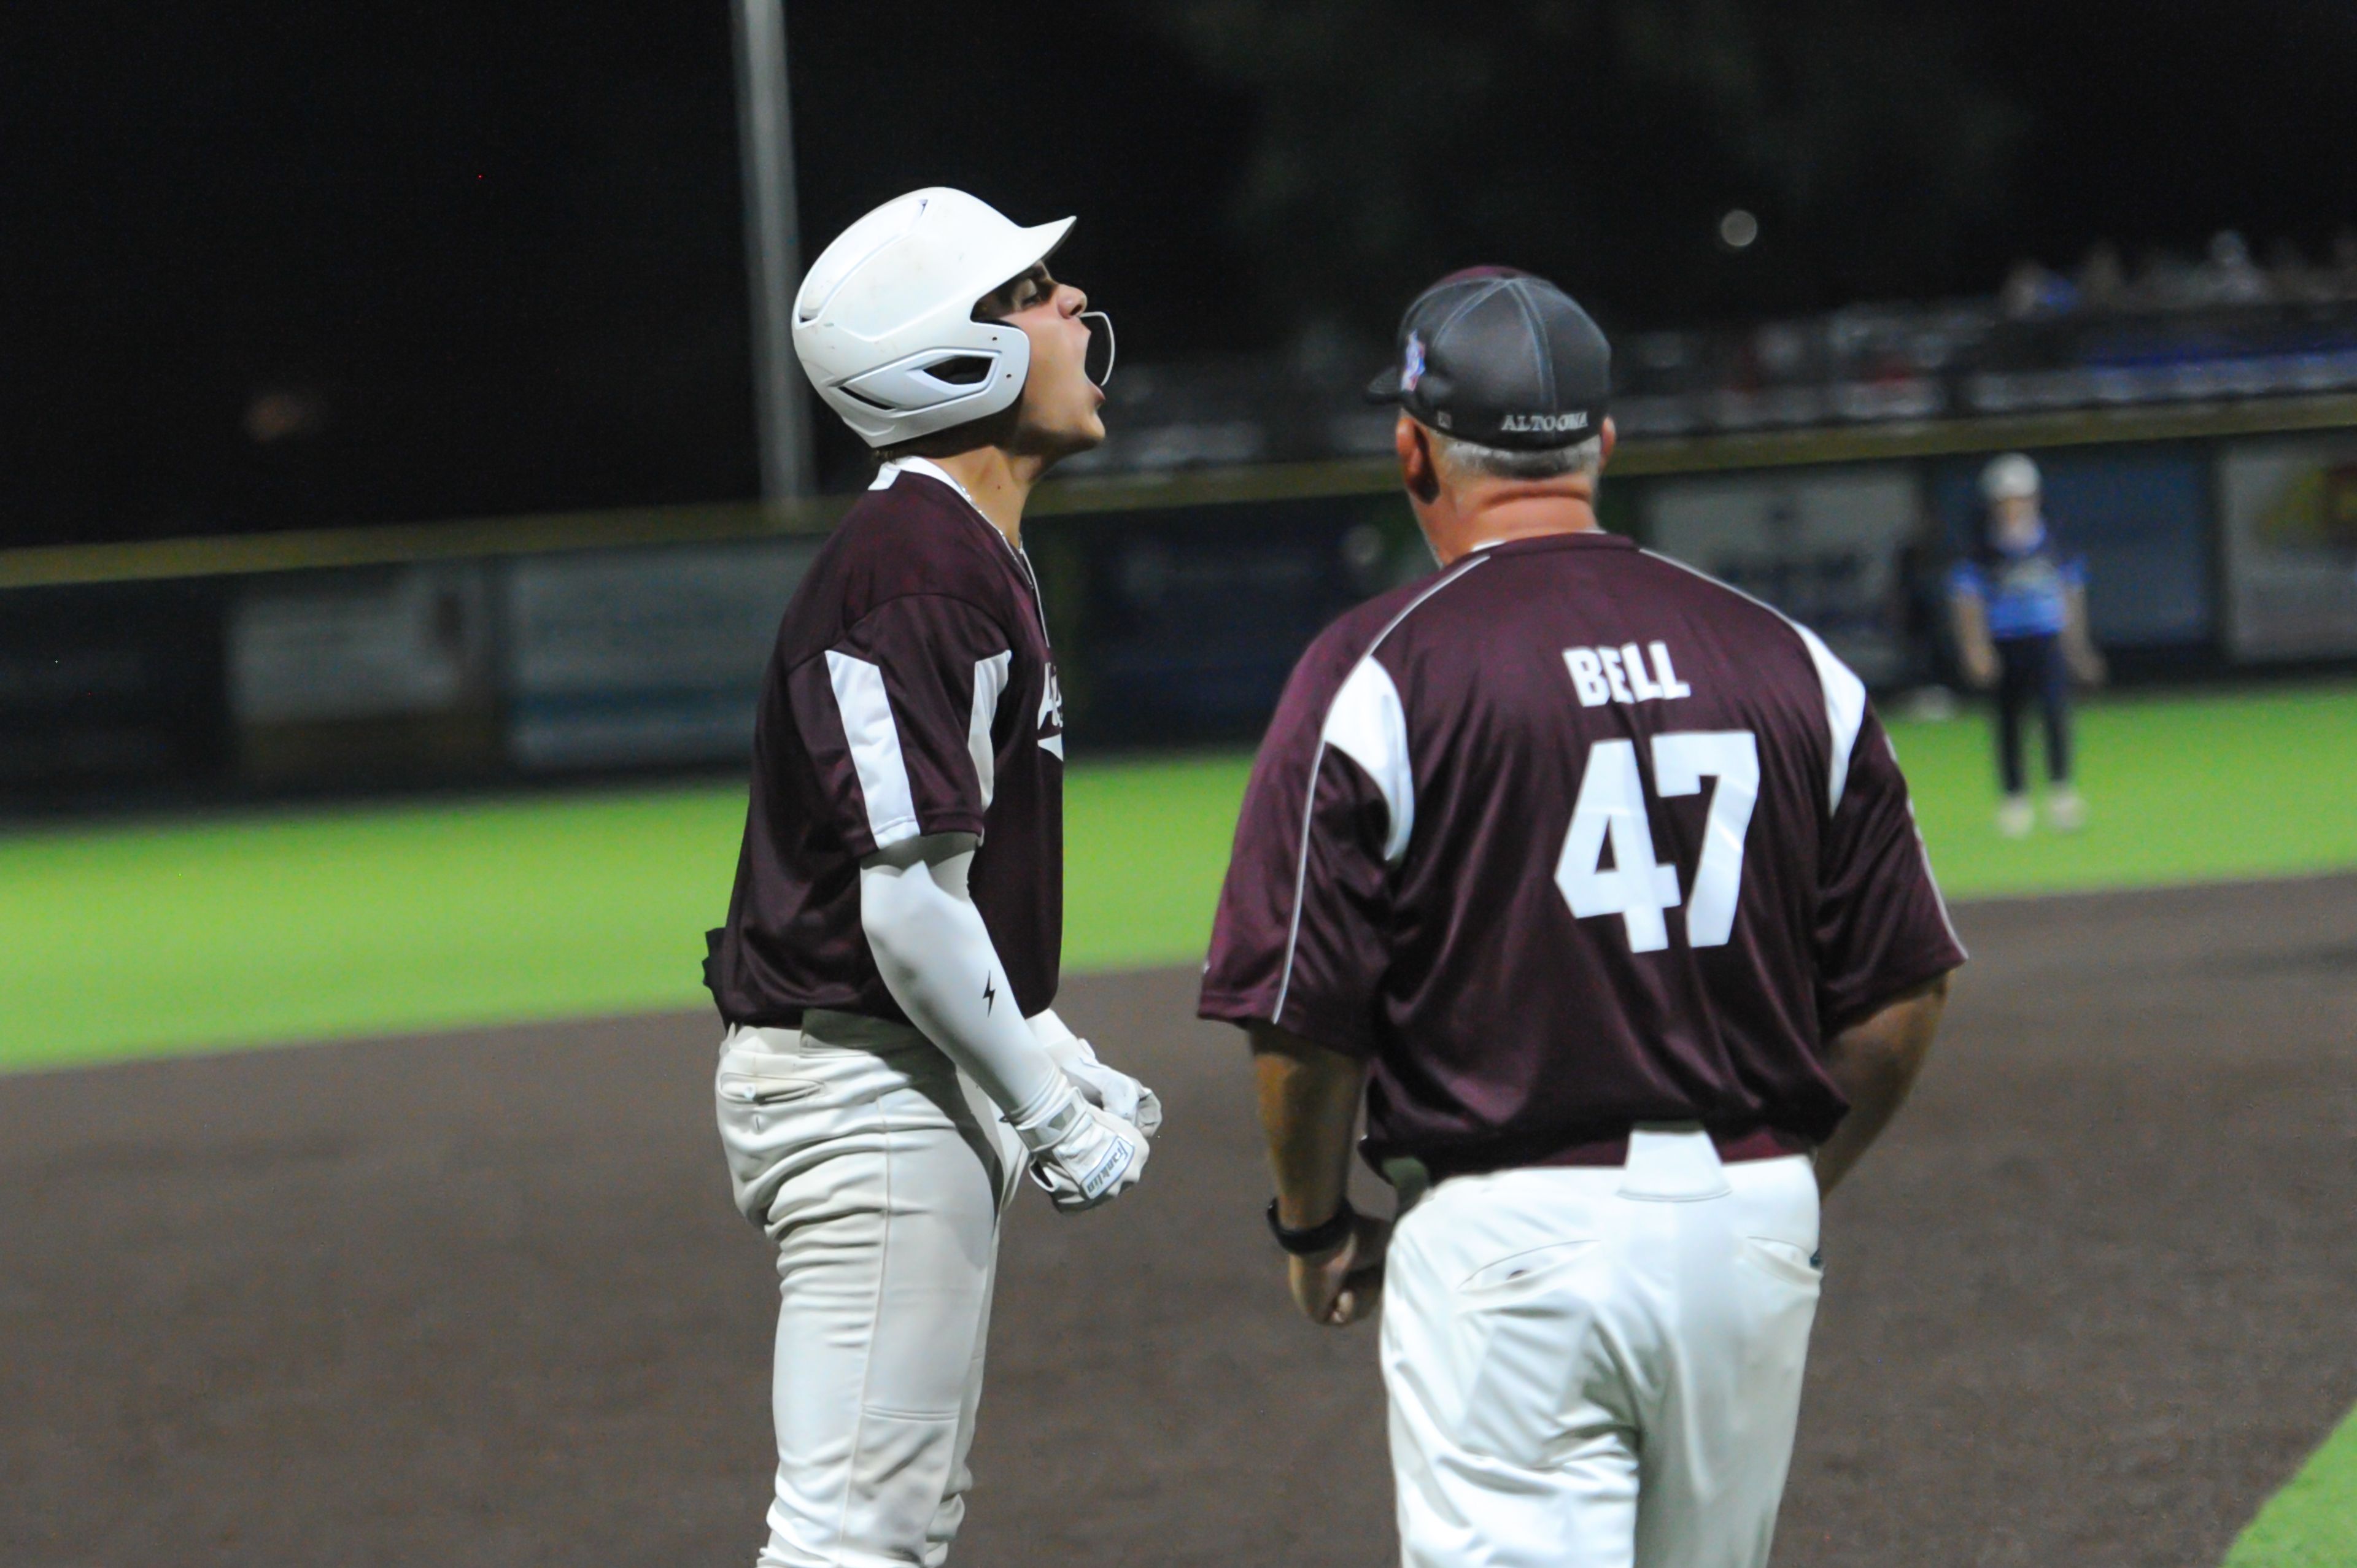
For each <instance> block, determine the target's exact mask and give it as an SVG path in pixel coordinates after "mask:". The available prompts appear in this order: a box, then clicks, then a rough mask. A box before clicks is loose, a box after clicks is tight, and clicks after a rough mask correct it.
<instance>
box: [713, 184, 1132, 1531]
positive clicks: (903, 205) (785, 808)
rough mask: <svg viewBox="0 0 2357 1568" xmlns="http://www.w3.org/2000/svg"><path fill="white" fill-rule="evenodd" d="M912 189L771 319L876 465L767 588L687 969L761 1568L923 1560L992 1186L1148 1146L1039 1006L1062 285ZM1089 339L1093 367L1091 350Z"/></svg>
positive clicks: (1082, 1193) (971, 1363)
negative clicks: (745, 1390) (758, 1484)
mask: <svg viewBox="0 0 2357 1568" xmlns="http://www.w3.org/2000/svg"><path fill="white" fill-rule="evenodd" d="M1071 224H1072V220H1071V219H1069V218H1068V219H1065V220H1062V221H1061V222H1057V223H1049V224H1043V225H1041V226H1039V227H1038V228H1030V229H1025V228H1018V227H1017V226H1016V225H1015V224H1014V223H1011V222H1009V221H1008V220H1006V219H1005V218H1004V217H1001V216H1000V215H999V214H998V213H997V212H996V211H994V210H992V209H990V208H989V207H987V206H985V204H984V203H982V202H980V201H978V200H976V199H974V198H973V197H971V196H968V195H965V194H964V193H963V192H960V191H955V190H946V189H932V190H920V191H916V192H913V193H912V194H910V195H908V196H904V197H901V198H900V199H898V200H896V201H891V202H888V203H886V204H885V205H884V206H882V207H880V208H877V209H876V210H875V211H873V212H871V213H869V214H868V215H867V216H866V217H865V218H863V219H861V220H859V221H858V222H856V223H855V224H853V225H852V226H851V227H850V228H849V229H848V230H846V231H845V232H844V233H843V235H842V236H841V237H840V238H838V239H837V240H836V241H835V242H834V243H833V244H831V245H829V246H828V247H827V248H826V250H825V252H823V254H822V255H820V257H819V259H818V261H817V263H816V264H814V265H813V267H812V268H811V270H810V274H809V275H808V276H807V277H806V278H804V279H803V281H802V291H801V293H800V295H799V296H798V297H797V298H796V299H795V301H794V313H793V333H794V348H795V350H796V352H797V354H798V355H799V356H800V358H801V360H802V368H803V370H804V371H807V372H808V373H809V375H810V378H811V381H812V382H813V384H814V385H815V386H816V387H817V388H818V392H819V395H820V396H821V397H822V398H823V399H824V400H825V401H826V403H827V404H828V406H830V407H832V408H833V409H834V410H835V412H836V413H840V414H841V415H842V416H843V419H844V422H845V424H849V425H850V426H851V428H852V429H853V430H854V431H856V432H857V433H858V434H859V435H861V436H862V437H864V438H865V439H866V441H867V443H868V444H869V445H870V446H873V447H874V448H875V449H876V451H877V457H878V458H879V467H878V468H877V476H876V482H875V484H874V485H873V486H872V487H871V488H870V489H869V490H868V492H867V494H866V496H865V497H864V498H862V499H860V501H859V502H858V504H856V506H854V507H853V508H852V509H851V511H850V513H849V514H848V515H847V516H846V517H845V519H844V521H843V522H842V524H841V525H840V526H839V527H838V528H837V529H836V531H835V533H834V537H833V538H832V539H831V540H829V541H828V542H827V544H826V546H825V548H824V549H823V550H822V551H821V552H820V553H819V554H818V557H817V559H816V560H815V561H814V562H813V564H812V566H811V569H810V572H809V575H808V576H807V577H806V578H805V579H804V580H803V583H802V587H801V589H800V590H799V591H798V592H797V593H796V594H795V595H794V597H793V601H792V603H791V605H789V606H788V607H787V609H786V613H785V619H784V624H783V625H782V626H781V627H780V628H779V632H778V641H777V647H776V650H775V651H774V653H773V655H772V656H771V659H770V668H769V673H768V678H767V680H766V682H765V683H764V687H763V691H762V695H761V705H760V712H759V720H758V722H757V726H756V729H755V734H754V743H753V779H752V803H751V809H750V810H749V811H748V813H747V817H746V823H745V843H744V850H743V854H741V856H740V857H739V859H738V861H737V886H736V891H735V894H734V895H733V897H731V898H730V900H729V906H728V923H727V924H726V926H724V927H722V928H721V929H718V930H716V931H714V932H712V933H711V936H710V939H709V941H710V947H711V956H710V959H709V961H708V962H707V964H706V966H705V978H706V983H708V984H709V985H710V987H711V989H712V993H713V995H714V997H715V998H716V1001H717V1002H718V1004H719V1008H720V1015H721V1017H722V1020H723V1021H724V1023H725V1024H726V1036H725V1037H724V1039H723V1040H722V1042H721V1047H720V1065H719V1072H718V1076H717V1079H716V1098H717V1107H718V1115H719V1122H720V1139H721V1144H722V1146H723V1148H724V1150H725V1151H726V1155H727V1160H728V1169H729V1175H730V1176H731V1178H732V1180H733V1183H734V1186H735V1191H736V1198H737V1207H738V1208H740V1209H741V1210H742V1211H743V1213H744V1214H745V1216H746V1218H747V1219H750V1220H752V1221H753V1222H754V1223H755V1224H757V1225H759V1226H761V1227H762V1228H763V1229H764V1230H767V1231H768V1233H769V1235H770V1239H771V1240H773V1241H775V1242H776V1244H777V1249H778V1277H779V1282H780V1302H779V1309H778V1339H777V1355H776V1372H775V1378H774V1384H773V1389H772V1402H773V1405H774V1410H775V1414H776V1419H777V1434H778V1473H777V1488H776V1497H775V1499H774V1501H773V1502H772V1503H771V1505H770V1518H769V1523H770V1536H769V1542H768V1545H767V1546H766V1547H765V1548H764V1550H763V1551H762V1552H761V1554H760V1558H759V1561H760V1563H762V1564H763V1565H764V1568H788V1565H791V1568H815V1565H817V1564H821V1563H824V1564H830V1565H834V1564H842V1565H845V1568H877V1565H882V1564H915V1563H923V1564H937V1563H941V1562H942V1561H943V1560H944V1558H945V1556H946V1554H947V1552H948V1550H949V1544H950V1541H951V1540H952V1537H953V1536H954V1535H955V1534H956V1532H957V1528H958V1524H959V1521H960V1520H961V1519H962V1518H963V1514H964V1495H965V1492H966V1489H967V1487H968V1484H969V1477H968V1475H967V1472H966V1464H965V1461H966V1453H967V1449H968V1445H969V1444H971V1442H972V1440H973V1436H974V1412H975V1407H976V1403H977V1402H978V1401H979V1399H980V1397H981V1392H982V1364H983V1346H984V1341H985V1337H987V1333H988V1327H989V1319H990V1297H991V1282H992V1278H993V1273H994V1270H995V1268H996V1258H997V1250H998V1225H999V1216H1000V1214H1001V1212H1002V1211H1003V1210H1004V1208H1005V1207H1006V1204H1007V1202H1008V1201H1009V1199H1010V1198H1011V1197H1012V1195H1013V1193H1014V1191H1015V1188H1016V1186H1017V1181H1018V1179H1019V1177H1020V1176H1021V1174H1022V1173H1023V1172H1024V1171H1025V1170H1026V1169H1027V1168H1028V1169H1029V1171H1030V1172H1031V1173H1032V1175H1033V1176H1034V1177H1035V1179H1037V1180H1038V1181H1039V1184H1040V1185H1041V1186H1043V1187H1046V1188H1047V1189H1048V1190H1049V1193H1050V1195H1051V1196H1052V1197H1053V1198H1054V1201H1055V1205H1056V1207H1057V1208H1060V1209H1062V1210H1066V1211H1071V1210H1077V1209H1083V1208H1092V1207H1093V1206H1095V1205H1098V1204H1101V1203H1104V1202H1107V1201H1110V1200H1111V1199H1112V1198H1114V1197H1117V1196H1118V1195H1120V1194H1121V1193H1123V1192H1125V1191H1126V1190H1127V1189H1128V1188H1129V1187H1132V1186H1133V1185H1135V1182H1136V1181H1137V1179H1138V1177H1139V1176H1140V1175H1141V1174H1142V1173H1143V1172H1144V1170H1145V1168H1146V1156H1147V1152H1148V1144H1147V1139H1148V1138H1149V1137H1150V1136H1151V1135H1152V1134H1153V1133H1154V1132H1155V1130H1156V1129H1157V1126H1158V1125H1159V1123H1160V1121H1161V1111H1160V1107H1159V1105H1158V1103H1157V1101H1156V1100H1155V1097H1154V1096H1153V1094H1152V1093H1151V1092H1150V1091H1149V1090H1146V1089H1144V1088H1143V1087H1142V1086H1140V1085H1139V1084H1138V1083H1137V1082H1136V1080H1135V1079H1131V1078H1128V1077H1126V1076H1125V1075H1123V1074H1121V1073H1118V1072H1115V1071H1114V1070H1113V1069H1110V1068H1106V1067H1104V1066H1103V1065H1101V1064H1100V1063H1099V1062H1098V1061H1097V1059H1096V1057H1095V1054H1094V1053H1093V1052H1092V1050H1091V1049H1090V1047H1089V1046H1088V1044H1087V1043H1086V1042H1085V1041H1082V1040H1080V1039H1076V1038H1075V1037H1074V1036H1072V1033H1071V1030H1070V1029H1068V1028H1066V1027H1065V1026H1063V1025H1062V1024H1061V1023H1060V1021H1059V1020H1058V1018H1057V1017H1056V1015H1055V1013H1054V1011H1053V1010H1052V1008H1051V1006H1050V1004H1051V1003H1053V1002H1054V1000H1055V997H1056V983H1057V966H1058V956H1059V950H1060V945H1061V942H1062V936H1063V882H1064V869H1063V763H1064V731H1063V719H1062V712H1061V706H1060V702H1059V700H1058V696H1057V688H1056V668H1055V662H1054V660H1053V657H1052V656H1051V654H1050V653H1049V646H1048V630H1047V621H1046V618H1045V616H1044V615H1043V613H1042V611H1041V608H1040V604H1039V583H1038V579H1037V578H1036V577H1035V576H1034V575H1033V574H1032V571H1031V566H1030V563H1029V561H1028V559H1027V558H1026V557H1025V555H1024V553H1023V549H1022V535H1021V527H1022V518H1023V506H1024V501H1025V498H1026V497H1027V496H1028V493H1029V491H1030V489H1031V487H1032V485H1033V484H1034V483H1036V482H1037V480H1038V479H1039V477H1040V476H1041V475H1042V474H1044V473H1045V472H1046V471H1047V470H1048V468H1049V467H1050V466H1052V465H1053V464H1054V463H1055V462H1056V461H1057V460H1058V459H1060V458H1061V457H1064V456H1070V455H1071V454H1072V453H1075V452H1079V451H1083V450H1085V449H1087V448H1088V447H1091V446H1094V445H1096V444H1097V443H1098V442H1100V441H1102V440H1103V439H1104V426H1103V424H1102V423H1101V422H1100V421H1099V419H1098V415H1097V409H1098V405H1099V404H1100V403H1102V402H1103V393H1102V392H1100V391H1099V390H1098V386H1097V385H1096V384H1095V382H1094V381H1092V379H1091V377H1090V375H1089V373H1088V371H1089V370H1090V368H1091V366H1092V362H1093V360H1092V344H1095V343H1097V342H1099V341H1100V340H1101V341H1102V343H1103V350H1102V352H1103V367H1102V370H1110V368H1111V361H1110V347H1111V339H1110V334H1109V332H1107V333H1105V334H1104V335H1103V338H1102V339H1099V338H1097V337H1095V336H1093V335H1092V329H1091V323H1090V321H1089V320H1087V319H1084V317H1086V316H1087V308H1086V307H1087V304H1088V301H1087V298H1086V296H1085V295H1082V293H1081V291H1080V290H1078V289H1076V288H1074V287H1072V286H1071V285H1069V284H1063V283H1059V282H1058V281H1057V280H1056V279H1055V278H1054V277H1053V276H1052V275H1051V274H1049V271H1048V266H1047V261H1048V257H1049V252H1052V251H1054V250H1055V248H1056V246H1057V244H1058V242H1060V241H1061V240H1062V239H1063V237H1064V234H1065V232H1066V231H1068V230H1069V229H1070V228H1071ZM1102 379H1103V377H1102V371H1100V373H1099V374H1098V377H1097V380H1098V381H1101V380H1102Z"/></svg>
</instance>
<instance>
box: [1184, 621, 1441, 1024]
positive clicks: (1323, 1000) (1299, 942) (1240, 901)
mask: <svg viewBox="0 0 2357 1568" xmlns="http://www.w3.org/2000/svg"><path fill="white" fill-rule="evenodd" d="M1325 662H1327V661H1326V660H1321V658H1320V656H1319V650H1312V652H1311V654H1310V655H1309V656H1308V657H1307V658H1305V660H1303V663H1302V665H1301V667H1300V668H1298V669H1297V670H1296V671H1295V673H1294V677H1293V680H1292V682H1291V683H1290V684H1289V685H1288V686H1287V688H1286V693H1285V697H1284V700H1283V701H1282V702H1281V703H1279V704H1278V708H1277V714H1276V717H1275V720H1274V721H1273V722H1272V723H1271V724H1270V726H1269V733H1268V736H1267V737H1266V738H1265V740H1263V742H1262V743H1261V750H1260V756H1259V757H1258V759H1257V760H1256V761H1255V762H1254V765H1253V774H1252V781H1251V783H1250V784H1249V785H1248V786H1247V787H1246V788H1245V790H1244V800H1243V811H1242V813H1241V815H1240V816H1239V818H1238V820H1237V822H1236V839H1235V848H1234V852H1233V854H1232V856H1231V858H1230V860H1229V863H1228V875H1227V882H1226V884H1225V886H1223V887H1222V889H1221V893H1220V908H1219V913H1218V916H1217V917H1216V918H1215V919H1214V921H1213V924H1212V928H1211V955H1210V958H1209V959H1208V960H1207V961H1206V962H1205V964H1204V966H1203V990H1202V996H1201V999H1200V1004H1198V1008H1197V1011H1198V1013H1199V1014H1200V1015H1201V1016H1202V1017H1205V1018H1217V1019H1222V1020H1224V1021H1226V1022H1229V1023H1233V1024H1251V1023H1274V1024H1276V1025H1278V1026H1281V1027H1283V1028H1286V1029H1288V1030H1290V1031H1291V1032H1293V1033H1294V1034H1297V1035H1299V1036H1302V1037H1303V1038H1304V1039H1307V1040H1312V1041H1315V1042H1316V1043H1317V1044H1318V1045H1321V1046H1325V1047H1329V1048H1330V1049H1333V1050H1338V1051H1344V1052H1347V1053H1349V1054H1351V1055H1353V1056H1361V1057H1363V1056H1367V1055H1370V1054H1372V1051H1373V1049H1374V1043H1373V1038H1372V1008H1373V1001H1374V996H1375V993H1376V990H1377V988H1378V987H1379V986H1380V984H1381V983H1382V981H1383V972H1384V969H1385V967H1386V965H1387V964H1388V962H1389V958H1388V952H1387V946H1386V943H1385V941H1384V940H1383V932H1384V930H1385V929H1386V924H1387V921H1388V914H1389V907H1390V905H1389V900H1390V877H1389V867H1388V865H1387V855H1391V854H1396V853H1397V845H1398V843H1400V842H1401V841H1402V840H1404V839H1405V826H1406V824H1405V821H1404V820H1400V811H1399V809H1398V807H1397V806H1396V805H1395V802H1394V797H1395V796H1396V795H1397V794H1398V792H1399V788H1400V786H1399V785H1398V784H1397V783H1396V782H1390V783H1389V784H1388V786H1387V783H1386V781H1384V780H1383V779H1379V778H1378V775H1379V774H1386V773H1393V772H1395V771H1396V769H1395V768H1387V767H1386V766H1385V764H1384V762H1383V760H1382V759H1380V758H1377V757H1372V755H1370V746H1369V744H1368V742H1367V740H1366V739H1365V735H1366V733H1367V726H1365V725H1360V726H1359V727H1358V729H1357V731H1356V732H1354V735H1346V736H1340V737H1330V736H1329V732H1330V731H1331V729H1332V728H1333V720H1334V718H1335V708H1336V694H1337V690H1338V687H1342V686H1344V685H1346V684H1348V683H1347V682H1340V681H1337V680H1335V679H1334V678H1333V671H1330V670H1321V669H1320V668H1319V666H1320V665H1321V664H1322V663H1325ZM1368 668H1372V666H1371V665H1370V666H1368ZM1342 695H1343V697H1344V698H1345V700H1346V705H1348V702H1347V700H1348V699H1349V697H1350V696H1351V693H1350V692H1347V691H1346V692H1344V693H1342ZM1354 753H1356V754H1358V755H1354ZM1398 760H1399V764H1400V766H1402V767H1404V765H1405V757H1404V755H1403V756H1401V757H1400V758H1399V759H1398ZM1371 763H1372V768H1371V767H1370V764H1371Z"/></svg>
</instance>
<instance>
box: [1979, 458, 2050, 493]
mask: <svg viewBox="0 0 2357 1568" xmlns="http://www.w3.org/2000/svg"><path fill="white" fill-rule="evenodd" d="M2037 494H2038V465H2037V464H2035V463H2033V462H2031V461H2030V460H2029V458H2028V457H2027V456H2024V455H2023V454H2021V453H2019V452H2007V453H2004V454H2003V455H2001V456H1995V457H1992V458H1990V459H1989V460H1988V467H1985V468H1983V469H1982V470H1981V499H1983V500H1985V501H1986V502H1988V503H1989V505H1991V506H1995V505H1996V503H1997V502H1999V501H2009V500H2026V499H2029V498H2030V497H2033V496H2035V495H2037Z"/></svg>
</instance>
